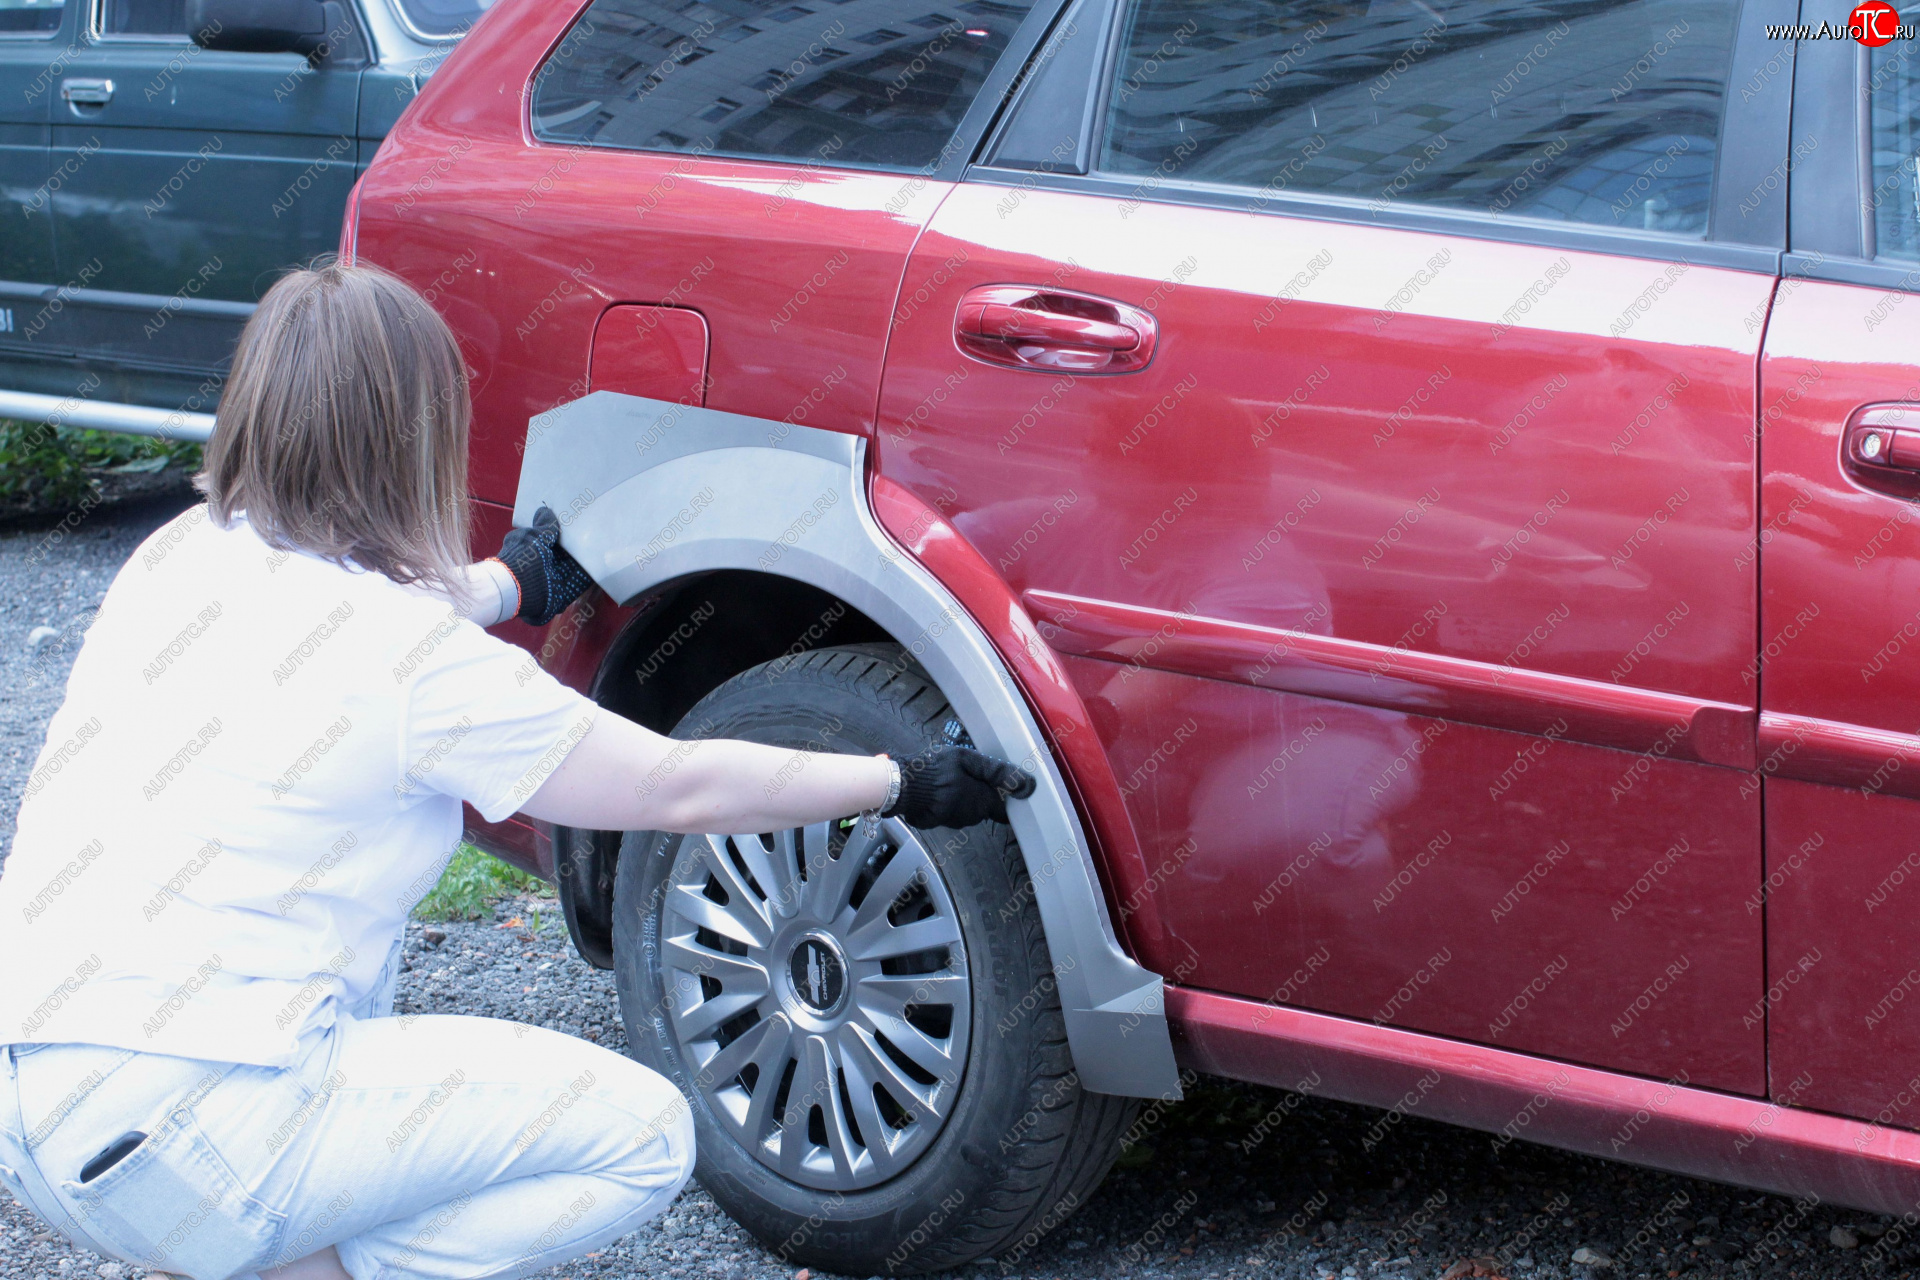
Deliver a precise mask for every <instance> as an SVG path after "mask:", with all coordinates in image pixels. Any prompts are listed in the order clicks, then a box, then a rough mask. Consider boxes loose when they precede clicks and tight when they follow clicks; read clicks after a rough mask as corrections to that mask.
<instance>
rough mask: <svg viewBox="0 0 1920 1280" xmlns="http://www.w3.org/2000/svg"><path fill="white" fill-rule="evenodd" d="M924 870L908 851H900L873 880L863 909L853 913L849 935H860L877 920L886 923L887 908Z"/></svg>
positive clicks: (862, 903)
mask: <svg viewBox="0 0 1920 1280" xmlns="http://www.w3.org/2000/svg"><path fill="white" fill-rule="evenodd" d="M924 869H925V868H924V866H923V864H922V862H921V860H920V859H918V858H916V857H914V856H913V855H912V853H910V852H909V851H908V850H906V849H901V850H900V851H899V852H898V853H896V854H894V855H893V861H891V862H889V863H888V864H887V866H886V869H885V870H884V871H882V872H881V873H880V875H879V877H878V878H877V879H875V880H874V882H873V888H871V889H869V890H867V896H866V897H865V898H864V899H862V900H861V903H860V909H859V910H858V911H856V912H854V914H853V923H852V924H850V925H848V926H847V929H848V932H849V933H853V934H858V933H860V932H861V931H862V930H863V929H871V928H872V927H873V925H874V922H875V921H880V920H884V919H885V918H886V914H887V908H888V907H891V906H892V905H893V902H894V899H896V898H898V897H899V896H900V895H901V894H902V893H903V892H905V891H906V888H907V886H908V885H910V884H912V883H913V879H914V877H915V876H917V875H919V874H920V873H921V872H922V870H924Z"/></svg>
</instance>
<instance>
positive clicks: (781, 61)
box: [533, 0, 1032, 168]
mask: <svg viewBox="0 0 1920 1280" xmlns="http://www.w3.org/2000/svg"><path fill="white" fill-rule="evenodd" d="M1031 8H1032V4H1031V2H1030V0H1011V2H1009V0H973V2H971V3H966V4H959V5H942V6H931V5H927V4H924V3H918V4H915V3H889V2H888V0H848V2H847V3H842V4H833V3H819V2H817V0H816V2H814V3H808V4H786V5H751V6H750V5H746V4H741V5H729V6H728V9H729V10H734V11H736V12H722V11H721V10H719V9H717V8H713V7H709V6H707V5H693V6H684V5H666V4H653V3H648V0H594V3H593V5H592V6H591V7H589V8H588V10H587V11H586V13H585V15H583V16H582V18H581V20H580V21H579V22H578V23H577V24H576V25H575V26H574V28H573V30H572V31H571V32H569V33H568V34H567V37H566V38H565V39H564V40H563V41H561V43H560V45H559V47H558V48H556V49H555V51H554V53H553V55H552V56H551V57H550V58H549V59H548V60H547V62H546V64H545V65H544V66H542V67H541V68H540V71H539V73H538V75H537V77H536V80H535V83H534V90H533V132H534V136H535V137H537V138H539V139H540V140H542V141H543V142H560V143H586V144H589V145H592V146H599V147H621V148H628V149H633V150H645V151H697V152H702V153H705V152H713V153H716V154H720V155H736V156H751V157H756V158H764V159H778V160H789V159H791V160H801V159H804V160H810V161H818V162H821V163H825V164H856V165H862V166H872V167H878V168H918V167H922V166H925V165H928V164H931V163H933V162H935V161H936V160H937V159H938V158H939V157H940V155H941V151H942V149H943V148H944V147H945V146H946V145H947V143H948V141H949V140H950V139H951V138H952V137H953V135H954V131H955V130H956V129H957V128H958V127H959V124H960V119H961V117H962V116H964V115H965V114H966V111H967V108H968V107H969V106H971V105H972V104H973V99H974V98H975V96H976V95H977V94H978V93H979V92H980V86H981V84H982V83H983V82H984V81H985V79H986V77H987V74H988V72H989V71H991V70H992V68H993V64H994V63H995V61H997V60H998V59H999V57H1000V55H1001V54H1002V53H1003V52H1004V51H1005V50H1006V47H1007V44H1008V42H1009V40H1010V39H1011V37H1012V35H1013V32H1014V29H1015V28H1016V27H1018V26H1019V25H1020V22H1021V20H1022V19H1024V18H1025V17H1026V15H1027V12H1028V10H1029V9H1031ZM682 9H685V12H681V11H680V10H682ZM741 10H744V11H747V12H748V13H749V14H750V16H741V15H740V14H739V12H737V11H741Z"/></svg>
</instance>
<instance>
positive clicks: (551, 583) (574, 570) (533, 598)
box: [494, 507, 593, 627]
mask: <svg viewBox="0 0 1920 1280" xmlns="http://www.w3.org/2000/svg"><path fill="white" fill-rule="evenodd" d="M494 558H495V559H496V560H498V561H499V562H500V563H501V564H504V565H505V566H507V572H509V573H511V574H512V575H513V580H514V581H515V582H517V583H519V584H520V612H519V613H517V614H516V615H514V616H516V617H518V618H520V619H521V620H522V621H525V622H530V623H532V624H533V625H534V626H536V627H544V626H546V625H547V623H549V622H551V621H553V615H555V614H556V613H559V612H560V611H561V610H562V609H564V608H566V607H567V606H568V605H570V604H572V603H573V602H574V601H575V600H578V599H579V598H580V596H581V593H583V592H584V591H586V589H587V588H588V587H590V586H592V585H593V579H592V578H590V577H588V576H587V571H586V570H585V569H582V568H581V567H580V562H579V561H577V560H575V559H574V558H573V557H572V556H570V555H568V554H567V552H566V549H565V548H564V547H562V546H561V545H560V517H559V516H556V515H555V514H553V508H552V507H541V508H540V509H539V510H538V511H536V512H534V513H533V527H532V528H531V529H513V530H511V531H509V532H508V534H507V536H506V537H505V538H504V539H502V540H501V543H500V554H499V555H497V556H495V557H494Z"/></svg>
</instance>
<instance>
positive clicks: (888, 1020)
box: [861, 1009, 958, 1089]
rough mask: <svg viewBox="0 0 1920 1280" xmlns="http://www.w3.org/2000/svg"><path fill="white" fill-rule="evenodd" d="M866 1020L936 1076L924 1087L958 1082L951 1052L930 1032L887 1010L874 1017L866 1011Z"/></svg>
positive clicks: (894, 1045)
mask: <svg viewBox="0 0 1920 1280" xmlns="http://www.w3.org/2000/svg"><path fill="white" fill-rule="evenodd" d="M861 1012H862V1013H866V1010H864V1009H863V1010H862V1011H861ZM863 1021H867V1022H869V1024H870V1025H871V1026H872V1028H873V1030H875V1031H877V1032H879V1033H880V1034H881V1035H883V1036H885V1037H886V1038H887V1043H889V1044H891V1045H892V1046H893V1047H894V1048H896V1049H898V1050H899V1051H900V1052H902V1053H904V1054H906V1055H907V1057H909V1058H911V1059H912V1060H913V1065H914V1066H916V1067H919V1068H920V1069H921V1070H922V1071H924V1072H926V1073H927V1074H928V1075H930V1076H933V1077H934V1079H935V1083H934V1084H932V1085H930V1086H929V1085H922V1086H920V1087H921V1088H923V1089H938V1088H939V1087H940V1086H941V1085H943V1084H952V1083H953V1082H954V1080H955V1078H956V1077H957V1074H958V1073H957V1072H955V1070H954V1068H953V1060H952V1059H951V1058H949V1057H948V1056H947V1054H946V1051H945V1050H944V1049H942V1048H941V1047H940V1046H939V1045H937V1044H935V1043H934V1042H933V1040H932V1039H931V1038H929V1037H928V1035H927V1033H926V1032H924V1031H922V1030H921V1029H920V1028H918V1027H916V1026H914V1025H913V1024H912V1023H911V1022H908V1021H906V1020H905V1019H903V1018H895V1017H892V1016H890V1015H886V1014H882V1015H881V1016H879V1017H874V1016H873V1015H872V1014H871V1013H866V1018H865V1019H863Z"/></svg>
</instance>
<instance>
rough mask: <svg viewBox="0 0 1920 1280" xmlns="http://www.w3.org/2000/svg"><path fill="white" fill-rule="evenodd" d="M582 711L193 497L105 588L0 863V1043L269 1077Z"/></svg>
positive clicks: (513, 651)
mask: <svg viewBox="0 0 1920 1280" xmlns="http://www.w3.org/2000/svg"><path fill="white" fill-rule="evenodd" d="M594 711H595V708H594V704H593V703H592V702H591V701H589V700H588V699H586V698H584V697H582V696H581V695H580V694H578V693H576V692H574V691H573V690H571V689H568V688H566V687H565V686H564V685H562V684H560V683H559V681H557V680H555V679H554V678H553V677H552V676H550V675H548V674H547V673H546V672H545V671H543V670H542V669H541V668H540V667H539V665H538V664H537V663H536V662H535V661H534V660H533V658H532V656H531V655H529V654H527V653H526V652H525V651H523V650H521V649H519V648H516V647H514V646H513V645H510V644H507V643H506V642H505V641H502V640H500V639H497V638H496V637H494V636H490V635H488V634H487V633H486V632H485V631H483V630H481V629H480V628H479V627H478V626H476V625H475V624H474V623H473V622H471V621H468V620H467V619H465V618H462V617H460V616H459V615H458V614H456V613H454V612H452V611H451V608H450V606H449V605H448V603H447V602H446V601H445V600H444V599H442V598H440V597H437V596H434V595H431V594H429V593H427V592H425V591H423V590H421V589H419V588H417V587H415V588H409V587H402V586H400V585H398V584H396V583H394V582H393V581H392V580H390V579H388V578H386V577H384V576H382V575H380V574H378V573H370V572H363V571H360V570H358V569H348V568H342V567H341V566H338V565H334V564H329V563H327V562H326V561H324V560H322V559H320V558H319V557H317V556H312V555H308V554H305V553H302V552H280V551H274V550H272V549H271V548H269V547H268V546H267V545H266V544H265V543H264V542H262V541H261V540H260V538H259V536H258V535H257V534H256V533H255V532H254V530H253V528H252V527H251V526H250V525H249V524H248V523H247V522H246V520H245V518H244V516H239V517H236V519H235V520H234V522H233V524H232V527H230V528H228V529H221V528H220V527H219V526H218V525H217V524H215V523H214V521H213V520H212V519H211V518H210V516H209V515H208V512H207V509H206V507H205V506H199V507H194V508H193V509H191V510H190V511H188V512H186V513H185V514H183V515H182V516H180V517H179V518H178V519H176V520H174V521H172V522H171V523H170V524H168V525H166V526H165V527H164V528H162V529H160V530H159V531H158V532H156V533H155V534H154V535H153V536H152V537H150V538H148V539H147V540H146V541H145V542H144V543H142V544H141V546H140V549H139V550H138V551H137V552H136V553H135V554H134V556H133V558H132V559H131V560H129V561H128V562H127V564H126V565H125V566H124V567H123V568H122V569H121V570H120V573H119V574H118V575H117V576H116V577H115V578H114V581H113V586H112V587H111V588H110V589H109V590H108V592H107V595H106V599H105V601H104V602H103V603H102V605H101V609H100V613H99V616H98V617H97V618H96V619H95V621H94V623H93V626H92V628H91V629H90V630H89V631H88V632H87V635H86V641H85V643H84V644H83V645H82V647H81V649H80V652H79V655H78V656H77V657H76V659H75V660H74V665H73V675H72V677H71V679H70V680H69V681H68V684H67V697H66V701H65V703H64V704H63V705H62V706H61V708H60V710H59V711H58V712H57V713H56V714H55V715H54V717H53V721H52V723H51V725H50V726H49V727H48V730H47V741H46V746H45V747H44V748H43V749H42V751H41V753H40V756H39V759H38V761H37V762H36V763H35V766H34V769H33V772H32V774H31V775H30V777H29V779H28V782H27V785H26V790H25V796H24V799H23V801H22V804H21V807H20V817H19V827H18V834H17V835H16V836H15V837H14V842H13V849H12V852H11V854H10V855H9V856H8V858H7V862H6V870H5V874H4V875H0V1043H6V1042H9V1041H46V1042H55V1043H61V1042H68V1043H70V1042H81V1043H89V1044H100V1045H111V1046H118V1047H124V1048H130V1049H140V1050H147V1051H151V1052H157V1053H168V1054H175V1055H179V1056H182V1057H193V1058H206V1059H212V1060H215V1061H224V1062H236V1063H250V1064H258V1065H263V1066H282V1065H286V1064H288V1063H291V1062H292V1061H294V1059H295V1054H296V1049H297V1047H298V1045H297V1042H298V1041H299V1040H300V1039H301V1038H302V1037H304V1036H307V1035H310V1034H314V1033H317V1032H319V1031H323V1030H324V1029H325V1028H327V1027H328V1026H331V1025H332V1024H333V1023H334V1021H336V1020H337V1019H340V1018H342V1017H346V1016H353V1015H356V1014H364V1013H365V1012H366V1007H367V1005H368V1002H369V1001H370V1000H371V999H372V998H373V997H374V995H375V994H376V993H375V983H376V980H377V979H378V977H379V976H380V972H381V970H382V969H383V967H385V966H386V964H387V963H388V962H389V960H390V959H391V958H392V957H393V955H394V954H395V952H396V951H397V949H398V947H399V945H400V940H401V936H402V931H403V929H404V927H405V922H406V916H407V913H408V911H409V910H411V909H412V907H413V906H414V904H415V903H417V902H418V901H419V900H420V898H421V897H423V896H424V895H425V894H426V893H427V892H428V890H430V889H431V888H432V887H433V885H434V882H435V880H436V879H437V878H438V877H439V874H440V872H441V870H442V869H443V868H444V867H445V865H446V863H447V860H448V859H449V858H450V857H451V856H452V853H453V851H454V849H455V848H456V847H457V846H458V843H459V840H460V832H461V816H460V814H461V811H460V802H461V800H467V801H470V802H472V804H473V806H474V807H475V808H476V809H478V810H479V811H480V812H481V814H483V815H484V816H485V817H486V818H487V819H488V820H489V821H498V820H499V819H501V818H504V817H506V816H507V815H509V814H511V813H513V812H515V811H516V810H517V809H519V808H520V806H521V805H522V804H524V803H525V801H526V800H527V798H528V797H529V796H530V795H532V794H533V792H534V791H536V790H537V789H538V788H539V786H540V783H541V782H542V781H544V780H545V779H546V778H547V777H548V776H549V775H550V774H551V773H552V772H553V770H554V769H555V768H556V767H558V765H559V764H560V762H561V761H562V760H563V759H565V757H566V754H567V752H568V751H569V750H570V749H571V748H572V746H573V744H574V743H575V742H578V741H579V740H580V738H582V737H584V736H585V734H586V733H587V731H588V730H589V729H590V728H591V727H592V724H593V717H594Z"/></svg>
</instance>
